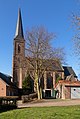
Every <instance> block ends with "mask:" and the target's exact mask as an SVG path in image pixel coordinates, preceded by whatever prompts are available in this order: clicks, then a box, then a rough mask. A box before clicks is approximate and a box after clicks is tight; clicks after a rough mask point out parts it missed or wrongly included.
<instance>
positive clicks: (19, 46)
mask: <svg viewBox="0 0 80 119" xmlns="http://www.w3.org/2000/svg"><path fill="white" fill-rule="evenodd" d="M20 50H21V48H20V44H18V53H20Z"/></svg>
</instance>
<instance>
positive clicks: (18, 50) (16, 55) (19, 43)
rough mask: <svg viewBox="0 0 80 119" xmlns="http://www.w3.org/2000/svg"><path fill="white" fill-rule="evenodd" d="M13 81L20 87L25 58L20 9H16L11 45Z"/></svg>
mask: <svg viewBox="0 0 80 119" xmlns="http://www.w3.org/2000/svg"><path fill="white" fill-rule="evenodd" d="M13 48H14V49H13V81H14V82H15V84H16V85H17V86H18V87H19V88H22V79H23V65H24V64H23V62H24V60H25V40H24V35H23V26H22V18H21V11H20V9H19V11H18V20H17V26H16V33H15V37H14V47H13Z"/></svg>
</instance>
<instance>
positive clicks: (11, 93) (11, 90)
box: [6, 86, 18, 96]
mask: <svg viewBox="0 0 80 119" xmlns="http://www.w3.org/2000/svg"><path fill="white" fill-rule="evenodd" d="M17 95H18V90H17V89H15V88H12V87H10V86H7V87H6V96H17Z"/></svg>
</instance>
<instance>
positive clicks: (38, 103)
mask: <svg viewBox="0 0 80 119" xmlns="http://www.w3.org/2000/svg"><path fill="white" fill-rule="evenodd" d="M17 105H18V108H24V107H45V106H70V105H80V100H58V99H50V100H49V99H47V100H41V101H33V102H28V103H22V102H21V101H19V102H18V103H17Z"/></svg>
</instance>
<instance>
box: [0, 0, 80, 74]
mask: <svg viewBox="0 0 80 119" xmlns="http://www.w3.org/2000/svg"><path fill="white" fill-rule="evenodd" d="M79 5H80V4H78V3H77V0H6V1H5V0H0V72H3V73H5V74H8V75H11V74H12V57H13V41H14V36H15V31H16V22H17V17H18V9H19V8H20V9H21V14H22V22H23V29H24V34H25V33H26V30H27V29H28V28H31V27H33V26H44V27H45V28H46V29H47V30H48V31H49V32H54V33H56V35H57V37H56V39H55V41H54V46H56V47H63V48H64V51H65V53H66V58H65V60H66V63H67V66H71V67H72V68H73V69H74V71H75V72H76V74H77V75H78V74H80V67H79V65H78V59H77V57H76V56H75V55H74V52H73V43H72V38H73V36H74V35H75V34H74V32H73V28H72V27H71V14H72V13H73V12H76V11H78V8H79V7H80V6H79Z"/></svg>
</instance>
